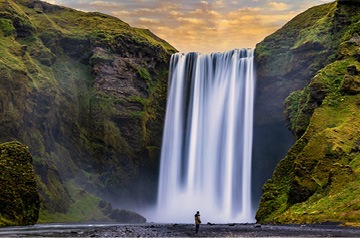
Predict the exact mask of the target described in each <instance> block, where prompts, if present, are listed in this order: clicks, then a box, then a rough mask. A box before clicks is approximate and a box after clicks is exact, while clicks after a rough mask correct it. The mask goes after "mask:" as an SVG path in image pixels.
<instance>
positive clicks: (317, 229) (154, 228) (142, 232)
mask: <svg viewBox="0 0 360 238" xmlns="http://www.w3.org/2000/svg"><path fill="white" fill-rule="evenodd" d="M196 236H197V237H360V228H353V227H344V226H340V225H337V224H330V223H329V224H321V225H320V224H317V225H260V224H211V223H208V224H202V225H201V226H200V230H199V233H198V234H197V235H196V234H195V226H194V225H193V224H159V223H146V224H114V223H52V224H37V225H34V226H18V227H5V228H0V237H196Z"/></svg>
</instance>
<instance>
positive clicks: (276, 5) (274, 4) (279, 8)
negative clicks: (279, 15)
mask: <svg viewBox="0 0 360 238" xmlns="http://www.w3.org/2000/svg"><path fill="white" fill-rule="evenodd" d="M268 5H269V6H270V7H271V8H272V9H274V10H276V11H284V10H288V9H289V8H290V7H289V6H288V5H287V4H285V3H282V2H269V3H268Z"/></svg>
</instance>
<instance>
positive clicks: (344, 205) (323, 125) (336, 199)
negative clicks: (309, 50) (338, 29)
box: [256, 21, 360, 225]
mask: <svg viewBox="0 0 360 238" xmlns="http://www.w3.org/2000/svg"><path fill="white" fill-rule="evenodd" d="M352 24H355V25H357V24H358V23H357V22H356V21H355V22H353V23H352ZM346 28H347V29H354V28H353V27H351V26H350V27H349V26H348V27H346ZM351 31H352V30H351ZM343 33H344V35H348V34H347V32H343ZM352 33H353V35H352V37H350V38H349V37H348V36H347V37H344V38H342V39H344V42H341V43H340V44H339V46H338V47H337V48H338V51H337V52H336V59H337V60H335V61H334V62H333V63H331V64H328V65H326V66H325V67H324V68H323V69H321V70H320V71H319V72H318V73H317V74H316V75H315V76H314V77H313V78H312V80H311V81H310V83H309V85H308V86H307V87H306V88H305V89H304V90H302V91H297V92H294V93H292V94H291V95H290V96H289V98H288V99H287V102H286V105H287V109H286V113H285V115H287V122H288V125H289V128H291V129H292V130H293V132H294V134H295V135H297V136H298V137H299V139H298V140H297V141H296V143H295V145H294V146H293V147H292V148H291V149H290V151H289V153H288V155H287V156H286V157H285V158H284V159H283V160H282V161H281V162H280V163H279V165H278V166H277V168H276V170H275V172H274V174H273V177H272V179H270V180H269V181H268V182H267V183H266V184H265V185H264V187H263V190H264V194H263V196H262V200H261V203H260V207H259V210H258V212H257V215H256V217H257V219H258V221H259V222H271V223H273V222H274V223H278V222H279V223H321V222H327V221H331V222H341V223H345V224H353V225H354V224H355V225H359V224H358V220H359V215H358V208H357V206H358V205H357V202H358V201H357V200H356V199H355V200H354V199H353V198H354V197H356V195H357V192H356V191H357V190H354V188H356V187H357V186H358V184H359V174H358V172H359V168H358V164H359V161H358V160H359V158H360V157H359V138H360V132H359V129H358V128H359V123H360V120H359V118H358V117H357V115H358V113H359V110H360V107H359V105H360V104H359V102H360V101H359V100H360V97H359V92H360V90H359V87H358V85H359V80H360V78H359V77H360V74H359V69H360V62H359V57H358V56H359V47H360V41H358V40H357V39H358V35H357V34H358V33H357V32H352ZM300 131H302V132H301V133H299V132H300Z"/></svg>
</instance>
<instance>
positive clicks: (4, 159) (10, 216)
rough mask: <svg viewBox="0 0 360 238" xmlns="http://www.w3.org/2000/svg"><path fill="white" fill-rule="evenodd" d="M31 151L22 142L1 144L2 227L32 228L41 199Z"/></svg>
mask: <svg viewBox="0 0 360 238" xmlns="http://www.w3.org/2000/svg"><path fill="white" fill-rule="evenodd" d="M31 163H32V155H31V154H30V152H29V149H28V148H27V147H26V146H25V145H23V144H21V143H19V142H8V143H4V144H0V170H1V173H0V186H1V189H0V227H1V226H9V225H18V226H20V225H33V224H35V223H36V222H37V220H38V218H39V208H40V199H39V193H38V187H37V183H36V179H35V173H34V169H33V167H32V164H31Z"/></svg>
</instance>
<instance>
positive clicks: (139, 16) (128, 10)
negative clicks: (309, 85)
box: [46, 0, 333, 53]
mask: <svg viewBox="0 0 360 238" xmlns="http://www.w3.org/2000/svg"><path fill="white" fill-rule="evenodd" d="M46 1H47V2H49V3H52V4H57V5H62V6H66V7H71V8H74V9H77V10H81V11H88V12H94V11H97V12H102V13H106V14H110V15H113V16H116V17H118V18H120V19H121V20H123V21H125V22H127V23H129V24H130V25H131V26H133V27H139V28H146V29H149V30H151V31H152V32H153V33H155V34H156V35H157V36H159V37H161V38H163V39H164V40H166V41H167V42H169V43H170V44H171V45H172V46H174V47H175V48H176V49H178V50H179V51H180V52H189V51H197V52H206V53H208V52H214V51H220V52H222V51H227V50H231V49H235V48H254V47H255V45H256V44H257V43H259V42H260V41H261V40H263V39H264V37H265V36H267V35H269V34H271V33H273V32H274V31H276V30H277V29H279V28H280V27H282V26H283V25H284V24H285V23H286V22H288V21H289V20H291V19H292V18H293V17H294V16H296V15H297V14H299V13H300V12H303V11H304V10H306V9H308V8H310V7H312V6H315V5H320V4H323V3H328V2H332V1H333V0H317V1H316V0H315V1H314V0H299V1H294V0H181V1H179V0H165V1H162V0H122V1H118V0H99V1H97V0H46Z"/></svg>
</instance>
